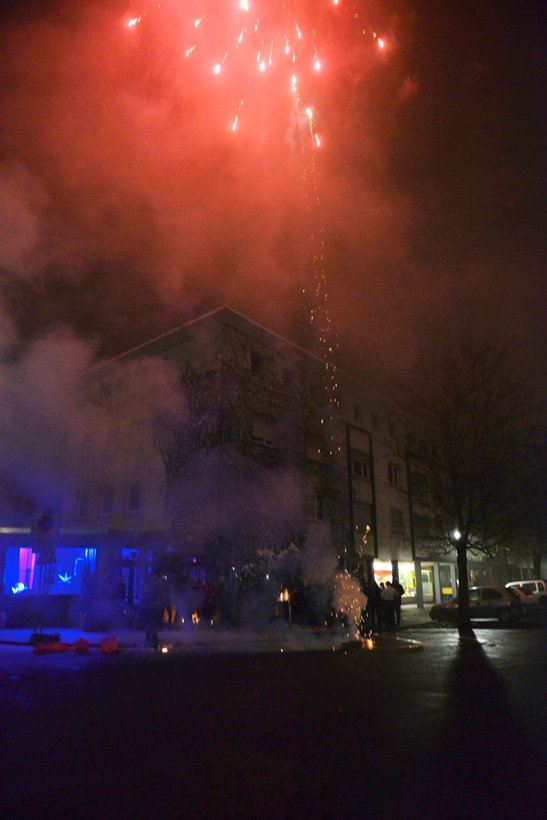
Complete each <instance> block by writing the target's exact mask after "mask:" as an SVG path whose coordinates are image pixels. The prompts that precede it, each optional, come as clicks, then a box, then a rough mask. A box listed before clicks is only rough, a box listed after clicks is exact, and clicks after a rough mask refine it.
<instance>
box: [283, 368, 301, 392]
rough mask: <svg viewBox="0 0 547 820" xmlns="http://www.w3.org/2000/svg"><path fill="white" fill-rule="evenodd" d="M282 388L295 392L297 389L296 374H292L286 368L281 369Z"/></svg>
mask: <svg viewBox="0 0 547 820" xmlns="http://www.w3.org/2000/svg"><path fill="white" fill-rule="evenodd" d="M283 387H284V388H285V389H286V390H296V388H297V387H298V381H297V378H296V373H293V371H292V370H289V368H288V367H285V368H284V369H283Z"/></svg>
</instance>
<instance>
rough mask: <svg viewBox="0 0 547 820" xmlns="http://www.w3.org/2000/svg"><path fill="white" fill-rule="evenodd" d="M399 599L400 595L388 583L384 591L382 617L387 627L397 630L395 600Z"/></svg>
mask: <svg viewBox="0 0 547 820" xmlns="http://www.w3.org/2000/svg"><path fill="white" fill-rule="evenodd" d="M396 598H399V599H400V596H399V593H398V592H397V590H396V589H395V587H394V586H393V585H392V584H390V582H389V581H388V582H387V583H386V585H385V588H384V589H383V590H382V615H383V619H384V622H385V624H386V626H387V627H389V628H391V629H394V628H395V599H396Z"/></svg>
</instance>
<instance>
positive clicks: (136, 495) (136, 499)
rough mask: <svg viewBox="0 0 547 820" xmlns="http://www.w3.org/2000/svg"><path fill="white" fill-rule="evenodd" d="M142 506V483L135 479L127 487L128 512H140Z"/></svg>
mask: <svg viewBox="0 0 547 820" xmlns="http://www.w3.org/2000/svg"><path fill="white" fill-rule="evenodd" d="M140 508H141V485H140V482H138V481H135V482H133V484H130V485H129V487H128V488H127V512H139V510H140Z"/></svg>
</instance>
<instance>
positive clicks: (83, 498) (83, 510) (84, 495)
mask: <svg viewBox="0 0 547 820" xmlns="http://www.w3.org/2000/svg"><path fill="white" fill-rule="evenodd" d="M76 506H77V511H78V518H85V516H86V515H89V490H80V492H79V493H78V499H77V502H76Z"/></svg>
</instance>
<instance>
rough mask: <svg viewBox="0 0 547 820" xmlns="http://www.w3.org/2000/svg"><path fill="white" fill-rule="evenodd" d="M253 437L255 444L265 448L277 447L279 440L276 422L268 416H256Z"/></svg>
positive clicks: (253, 422)
mask: <svg viewBox="0 0 547 820" xmlns="http://www.w3.org/2000/svg"><path fill="white" fill-rule="evenodd" d="M251 435H252V440H253V442H254V443H255V444H260V445H262V446H264V447H275V445H276V440H277V431H276V422H275V420H274V419H272V418H269V417H268V416H254V417H253V421H252V434H251Z"/></svg>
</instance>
